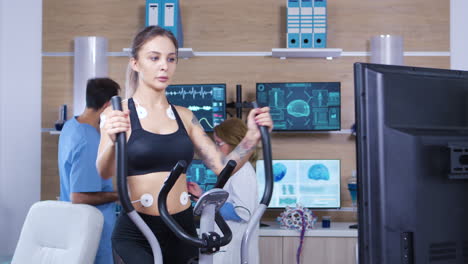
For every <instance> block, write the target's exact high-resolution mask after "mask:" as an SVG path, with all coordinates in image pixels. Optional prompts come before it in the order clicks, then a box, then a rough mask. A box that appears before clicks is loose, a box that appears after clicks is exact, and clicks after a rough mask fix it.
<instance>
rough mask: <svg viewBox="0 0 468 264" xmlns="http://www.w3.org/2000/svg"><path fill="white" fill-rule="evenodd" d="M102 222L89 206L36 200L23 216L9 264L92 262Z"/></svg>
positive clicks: (81, 263) (93, 208)
mask: <svg viewBox="0 0 468 264" xmlns="http://www.w3.org/2000/svg"><path fill="white" fill-rule="evenodd" d="M103 222H104V217H103V216H102V213H101V212H100V211H99V210H98V209H97V208H96V207H94V206H91V205H86V204H72V203H69V202H60V201H42V202H37V203H35V204H33V206H31V208H30V209H29V212H28V215H27V216H26V220H25V222H24V225H23V228H22V230H21V235H20V238H19V241H18V244H17V245H16V250H15V254H14V255H13V260H12V264H25V263H40V264H63V263H67V264H74V263H76V264H86V263H90V264H92V263H94V258H95V257H96V252H97V249H98V246H99V240H100V238H101V232H102V225H103Z"/></svg>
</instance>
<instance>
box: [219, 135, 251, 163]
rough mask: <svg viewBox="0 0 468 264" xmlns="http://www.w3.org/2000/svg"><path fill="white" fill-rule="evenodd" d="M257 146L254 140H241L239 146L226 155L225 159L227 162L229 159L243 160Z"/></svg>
mask: <svg viewBox="0 0 468 264" xmlns="http://www.w3.org/2000/svg"><path fill="white" fill-rule="evenodd" d="M255 147H256V144H255V142H254V141H252V140H245V141H243V142H241V143H240V144H239V145H237V147H236V148H235V149H234V150H233V151H232V152H231V153H229V155H227V156H226V158H225V161H226V162H227V161H228V160H231V159H233V160H242V159H243V158H245V156H247V155H248V154H249V153H250V152H251V151H252V150H254V149H255Z"/></svg>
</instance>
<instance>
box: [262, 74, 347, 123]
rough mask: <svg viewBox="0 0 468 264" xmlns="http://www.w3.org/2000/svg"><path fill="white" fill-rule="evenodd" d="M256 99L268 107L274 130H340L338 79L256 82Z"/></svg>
mask: <svg viewBox="0 0 468 264" xmlns="http://www.w3.org/2000/svg"><path fill="white" fill-rule="evenodd" d="M256 92H257V102H258V103H259V104H260V105H262V106H269V107H270V114H271V117H272V119H273V130H276V131H278V130H279V131H314V130H340V128H341V126H340V108H341V107H340V105H341V99H340V83H339V82H309V83H257V89H256Z"/></svg>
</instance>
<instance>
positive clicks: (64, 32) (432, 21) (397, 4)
mask: <svg viewBox="0 0 468 264" xmlns="http://www.w3.org/2000/svg"><path fill="white" fill-rule="evenodd" d="M144 3H145V1H143V0H119V1H115V0H101V1H99V2H96V1H93V0H80V1H70V0H66V1H63V0H44V3H43V10H44V26H43V27H44V30H43V32H44V37H43V43H44V44H43V46H44V47H43V49H44V51H48V52H59V51H72V47H73V45H72V44H73V38H74V37H75V36H87V35H98V36H103V37H106V38H108V39H109V50H110V51H122V48H126V47H129V46H130V42H131V38H132V36H133V35H134V34H135V32H136V31H138V30H139V29H140V28H142V27H143V26H144V17H145V15H144ZM180 3H181V14H182V24H183V31H184V41H185V45H184V46H185V47H192V48H193V49H194V50H195V51H268V50H271V48H284V47H286V40H285V39H286V38H285V35H286V25H285V21H286V1H285V0H281V1H273V0H259V1H249V0H238V1H230V0H218V1H209V0H198V1H188V0H181V1H180ZM247 10H248V11H249V13H248V14H249V15H247V14H246V11H247ZM328 14H329V16H328V30H329V31H328V47H334V48H342V49H343V50H346V51H364V50H368V45H369V44H368V41H369V39H370V38H371V36H374V35H379V34H397V35H401V36H403V38H404V45H405V50H407V51H448V50H449V2H448V1H439V0H412V1H404V0H386V1H374V0H363V1H360V2H359V3H356V2H355V1H349V0H336V1H329V2H328Z"/></svg>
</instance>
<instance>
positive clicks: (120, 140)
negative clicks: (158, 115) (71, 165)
mask: <svg viewBox="0 0 468 264" xmlns="http://www.w3.org/2000/svg"><path fill="white" fill-rule="evenodd" d="M111 104H112V108H113V109H114V110H119V111H122V99H121V98H120V96H113V97H112V98H111ZM126 146H127V136H126V133H125V132H121V133H118V134H117V135H116V145H115V149H116V151H115V161H116V167H117V168H116V174H117V191H118V194H119V200H120V203H121V204H122V209H123V211H124V212H125V213H126V214H127V215H128V217H129V218H130V219H131V220H132V222H133V223H134V224H135V225H136V226H137V228H138V229H139V230H140V231H141V232H142V233H143V235H144V236H145V238H146V239H147V240H148V243H149V244H150V246H151V250H152V251H153V260H154V263H155V264H159V263H163V257H162V252H161V248H160V246H159V242H158V240H157V239H156V236H155V235H154V233H153V231H151V229H150V228H149V227H148V225H147V224H146V223H145V221H143V219H142V218H141V216H140V215H139V214H138V213H137V212H136V211H135V208H134V207H133V205H132V202H131V200H130V197H129V196H128V187H127V150H126Z"/></svg>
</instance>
